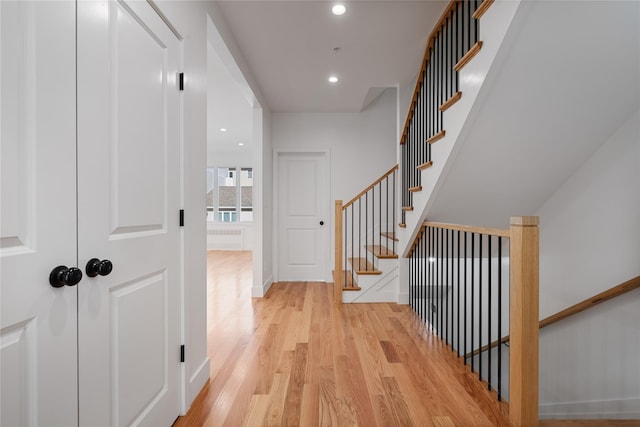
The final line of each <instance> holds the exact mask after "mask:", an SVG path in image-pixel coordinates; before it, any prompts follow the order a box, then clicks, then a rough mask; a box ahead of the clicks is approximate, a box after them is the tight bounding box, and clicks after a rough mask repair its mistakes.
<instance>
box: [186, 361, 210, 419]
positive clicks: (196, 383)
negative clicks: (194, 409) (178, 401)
mask: <svg viewBox="0 0 640 427" xmlns="http://www.w3.org/2000/svg"><path fill="white" fill-rule="evenodd" d="M210 364H211V361H210V360H209V358H208V357H206V358H205V359H204V360H203V361H202V363H201V364H200V366H198V369H196V370H195V371H194V374H193V375H191V377H190V378H189V384H188V390H189V398H188V399H187V401H188V402H189V407H191V404H192V403H193V401H194V400H195V398H196V397H197V396H198V394H199V393H200V390H202V388H203V387H204V385H205V384H206V383H207V381H208V380H209V375H210V374H209V373H210V372H211V368H210ZM189 407H185V406H183V407H182V415H186V413H187V411H188V410H189Z"/></svg>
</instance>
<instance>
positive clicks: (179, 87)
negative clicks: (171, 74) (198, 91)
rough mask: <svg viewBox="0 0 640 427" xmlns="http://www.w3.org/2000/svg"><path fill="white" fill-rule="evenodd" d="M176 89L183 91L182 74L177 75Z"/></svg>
mask: <svg viewBox="0 0 640 427" xmlns="http://www.w3.org/2000/svg"><path fill="white" fill-rule="evenodd" d="M178 89H180V90H184V73H180V74H179V75H178Z"/></svg>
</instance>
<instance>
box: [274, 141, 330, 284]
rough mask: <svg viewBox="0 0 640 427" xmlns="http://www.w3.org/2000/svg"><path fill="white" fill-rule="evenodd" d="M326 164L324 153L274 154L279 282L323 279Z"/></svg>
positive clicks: (325, 246)
mask: <svg viewBox="0 0 640 427" xmlns="http://www.w3.org/2000/svg"><path fill="white" fill-rule="evenodd" d="M326 161H327V160H326V155H325V153H278V206H279V216H278V223H279V226H278V229H279V230H278V231H279V233H278V236H279V237H278V238H279V249H280V250H279V252H278V256H279V271H278V275H279V277H278V279H279V280H280V281H307V282H322V281H325V280H326V277H327V253H328V242H329V239H328V232H329V226H328V225H325V224H328V219H327V217H328V215H327V211H328V196H327V194H328V189H327V181H326Z"/></svg>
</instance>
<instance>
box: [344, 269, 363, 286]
mask: <svg viewBox="0 0 640 427" xmlns="http://www.w3.org/2000/svg"><path fill="white" fill-rule="evenodd" d="M345 276H346V277H345V283H344V286H343V288H342V290H343V291H359V290H360V289H361V288H360V286H358V283H357V282H356V279H355V277H354V276H353V274H351V272H350V271H347V272H346V274H345Z"/></svg>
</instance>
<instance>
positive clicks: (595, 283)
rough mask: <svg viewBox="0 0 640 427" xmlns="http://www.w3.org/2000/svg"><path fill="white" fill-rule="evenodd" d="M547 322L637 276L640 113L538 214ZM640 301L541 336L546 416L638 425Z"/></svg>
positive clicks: (616, 304) (627, 300)
mask: <svg viewBox="0 0 640 427" xmlns="http://www.w3.org/2000/svg"><path fill="white" fill-rule="evenodd" d="M537 214H538V215H539V216H540V224H541V226H540V317H541V318H544V317H547V316H548V315H551V314H553V313H556V312H557V311H559V310H562V309H564V308H566V307H569V306H571V305H573V304H575V303H577V302H579V301H582V300H584V299H586V298H588V297H591V296H593V295H596V294H598V293H599V292H602V291H604V290H606V289H608V288H610V287H612V286H615V285H618V284H620V283H622V282H624V281H626V280H628V279H630V278H632V277H635V276H637V275H639V274H640V111H637V112H635V114H633V115H632V117H631V118H630V119H629V120H628V121H627V122H626V123H625V124H624V125H623V126H621V127H620V128H619V129H618V130H617V132H616V133H615V134H614V135H613V136H611V137H610V138H609V139H608V141H606V142H605V143H604V144H603V145H602V146H601V147H600V148H599V149H598V150H597V151H596V152H595V153H594V154H593V155H592V156H591V157H590V158H589V159H588V160H587V162H586V163H584V164H583V165H582V166H581V167H580V168H579V169H578V170H577V171H576V172H575V173H574V174H573V175H572V176H571V177H570V178H569V179H568V180H567V181H566V182H565V183H564V184H563V185H561V186H560V187H559V188H558V190H557V191H556V192H555V194H553V195H552V196H551V197H550V198H549V199H548V200H547V201H546V202H545V203H544V205H543V206H542V207H541V208H540V209H539V211H538V212H537ZM638 325H640V292H639V291H638V290H636V291H634V292H631V293H629V294H626V295H624V296H622V297H618V298H617V299H614V300H611V301H609V302H606V303H604V304H602V305H600V306H598V307H596V308H593V309H590V310H588V311H586V312H583V313H582V314H579V315H576V316H575V317H573V318H570V319H568V320H564V321H562V322H560V323H558V324H556V325H552V326H550V327H548V328H545V329H543V330H542V331H541V333H540V405H541V415H542V416H547V417H549V416H552V417H560V416H578V417H587V416H588V417H589V418H592V417H595V418H597V417H599V416H607V417H610V418H613V417H617V416H625V415H626V416H631V417H635V418H640V328H639V327H638Z"/></svg>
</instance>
